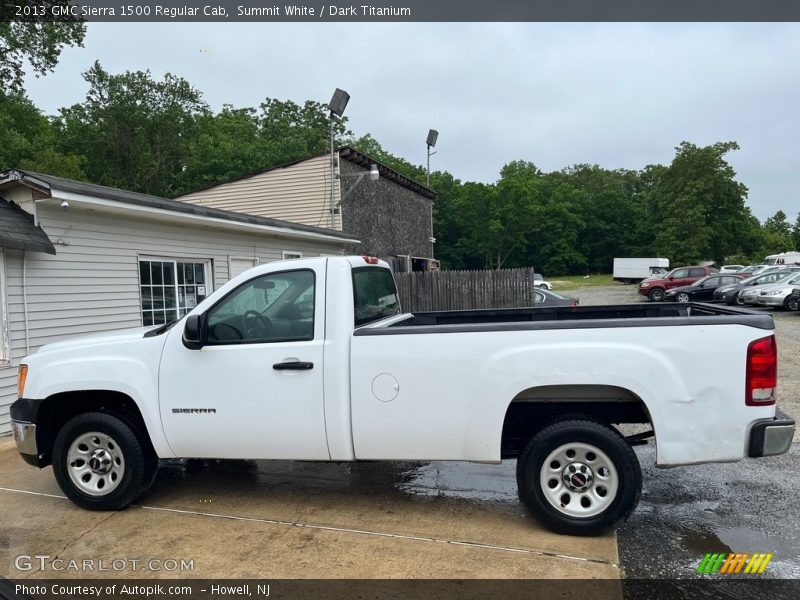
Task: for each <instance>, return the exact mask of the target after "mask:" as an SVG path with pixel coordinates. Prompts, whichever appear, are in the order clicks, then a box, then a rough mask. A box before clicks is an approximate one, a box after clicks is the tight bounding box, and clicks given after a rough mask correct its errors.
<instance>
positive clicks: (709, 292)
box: [664, 273, 745, 302]
mask: <svg viewBox="0 0 800 600" xmlns="http://www.w3.org/2000/svg"><path fill="white" fill-rule="evenodd" d="M744 277H745V276H744V275H738V274H736V273H729V274H727V275H726V274H723V273H717V274H715V275H709V276H708V277H703V278H702V279H698V280H697V281H695V282H694V283H693V284H691V285H682V286H680V287H676V288H672V289H671V290H667V291H666V292H665V294H664V300H666V301H667V302H689V301H690V300H691V301H694V302H710V301H711V300H712V299H713V296H714V290H716V289H717V288H718V287H720V286H728V285H734V284H735V283H736V282H737V281H741V280H742V279H743V278H744Z"/></svg>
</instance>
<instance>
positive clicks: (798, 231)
mask: <svg viewBox="0 0 800 600" xmlns="http://www.w3.org/2000/svg"><path fill="white" fill-rule="evenodd" d="M792 243H793V246H792V249H793V250H798V251H800V213H797V218H796V219H795V220H794V226H793V227H792Z"/></svg>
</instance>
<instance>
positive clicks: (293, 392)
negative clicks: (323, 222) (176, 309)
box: [159, 269, 329, 460]
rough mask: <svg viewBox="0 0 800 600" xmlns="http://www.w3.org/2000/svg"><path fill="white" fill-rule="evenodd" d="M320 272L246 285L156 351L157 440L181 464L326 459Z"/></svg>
mask: <svg viewBox="0 0 800 600" xmlns="http://www.w3.org/2000/svg"><path fill="white" fill-rule="evenodd" d="M322 281H324V273H323V272H315V270H312V269H294V270H289V271H282V272H277V273H269V274H264V275H260V276H258V277H254V278H253V279H250V280H249V281H247V282H245V283H243V284H242V285H240V286H239V287H237V288H235V289H234V290H233V291H231V292H230V293H228V294H227V295H226V296H225V297H223V298H222V299H221V300H220V301H219V302H217V303H216V304H215V305H214V306H212V307H211V308H210V309H208V310H207V311H206V312H205V313H204V315H203V317H202V318H201V323H202V325H201V327H202V330H203V332H202V334H201V335H202V339H203V344H202V348H200V349H197V350H195V349H190V348H187V347H186V345H185V344H184V343H183V328H184V324H185V321H184V322H182V323H180V324H179V325H178V326H176V327H175V328H173V330H172V331H171V332H170V339H169V340H168V341H167V343H166V344H165V348H164V355H163V357H162V361H161V368H160V377H159V396H160V407H161V418H162V423H163V425H164V433H165V435H166V437H167V440H168V441H169V444H170V446H171V447H172V450H173V451H174V452H175V454H176V455H177V456H181V457H214V458H285V459H304V460H328V459H329V454H328V446H327V439H326V435H325V420H324V418H325V414H324V402H323V379H322V357H323V344H324V323H323V319H324V298H323V294H322V293H317V292H318V290H317V286H318V284H319V282H322Z"/></svg>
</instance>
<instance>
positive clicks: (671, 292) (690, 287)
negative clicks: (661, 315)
mask: <svg viewBox="0 0 800 600" xmlns="http://www.w3.org/2000/svg"><path fill="white" fill-rule="evenodd" d="M696 289H699V288H697V287H695V286H693V285H679V286H678V287H674V288H672V289H671V290H667V292H666V294H667V295H668V296H670V295H674V294H677V293H678V292H690V291H693V290H696Z"/></svg>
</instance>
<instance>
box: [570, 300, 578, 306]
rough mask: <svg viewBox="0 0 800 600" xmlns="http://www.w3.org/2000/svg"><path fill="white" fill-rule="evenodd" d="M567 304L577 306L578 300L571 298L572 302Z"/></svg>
mask: <svg viewBox="0 0 800 600" xmlns="http://www.w3.org/2000/svg"><path fill="white" fill-rule="evenodd" d="M569 305H570V306H578V301H577V300H573V301H572V302H570V303H569Z"/></svg>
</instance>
